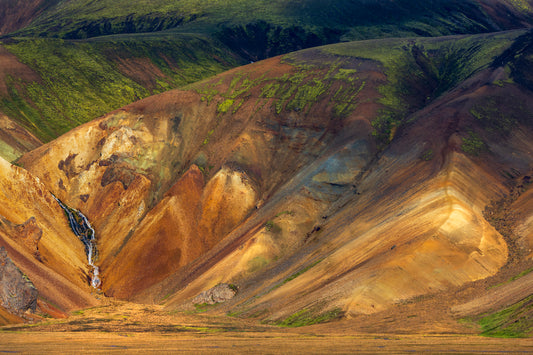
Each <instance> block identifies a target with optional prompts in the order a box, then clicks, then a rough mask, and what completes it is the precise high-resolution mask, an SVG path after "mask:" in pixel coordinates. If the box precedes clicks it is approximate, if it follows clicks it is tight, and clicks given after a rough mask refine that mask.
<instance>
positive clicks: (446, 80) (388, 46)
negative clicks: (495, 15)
mask: <svg viewBox="0 0 533 355" xmlns="http://www.w3.org/2000/svg"><path fill="white" fill-rule="evenodd" d="M518 35H520V33H519V32H516V33H512V34H497V35H492V34H491V35H478V36H465V37H460V38H453V39H440V40H434V39H430V38H424V39H395V40H392V39H384V40H376V41H366V42H354V43H341V44H336V45H332V46H327V47H324V48H323V49H322V50H323V51H324V52H326V53H329V54H333V55H338V56H349V57H359V58H365V59H369V60H373V61H375V62H376V63H378V65H381V66H382V67H383V68H384V71H385V74H386V76H387V82H386V83H385V84H384V85H382V86H380V88H379V92H380V94H381V99H380V100H379V102H380V103H381V104H382V106H383V109H382V112H381V114H380V116H379V117H378V118H377V119H376V120H374V121H373V122H372V125H373V127H374V132H373V135H374V137H375V138H376V140H377V142H378V146H379V147H380V148H384V147H385V146H387V145H388V143H389V142H390V141H391V140H392V139H393V138H394V134H395V132H396V130H397V129H398V128H399V127H401V126H402V125H403V124H404V123H406V122H407V121H408V119H409V117H410V115H411V114H412V113H413V112H415V111H416V110H418V109H420V108H422V107H424V106H425V105H427V104H428V103H430V102H431V101H433V100H434V99H435V98H437V97H439V96H440V95H441V94H443V93H444V92H446V91H448V90H450V89H451V88H453V87H455V86H456V85H457V84H458V83H460V82H462V81H463V80H465V79H466V78H468V77H470V76H471V75H473V74H475V73H477V72H479V71H480V70H482V69H484V68H487V67H488V66H490V65H491V64H492V62H493V60H494V58H495V57H496V56H497V55H500V54H501V53H502V52H503V51H504V50H505V49H506V48H508V47H509V46H510V44H511V43H512V40H513V39H515V38H516V37H517V36H518ZM341 107H342V106H341Z"/></svg>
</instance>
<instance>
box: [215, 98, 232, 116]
mask: <svg viewBox="0 0 533 355" xmlns="http://www.w3.org/2000/svg"><path fill="white" fill-rule="evenodd" d="M234 102H235V100H233V99H226V100H224V101H222V102H221V103H219V104H218V107H217V112H219V113H226V112H228V111H229V110H230V108H231V106H233V103H234Z"/></svg>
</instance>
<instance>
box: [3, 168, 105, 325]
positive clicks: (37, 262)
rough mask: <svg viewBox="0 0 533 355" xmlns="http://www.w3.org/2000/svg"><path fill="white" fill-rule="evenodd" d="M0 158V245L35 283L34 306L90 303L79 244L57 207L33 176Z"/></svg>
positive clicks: (73, 306)
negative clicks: (37, 293) (36, 296)
mask: <svg viewBox="0 0 533 355" xmlns="http://www.w3.org/2000/svg"><path fill="white" fill-rule="evenodd" d="M0 164H1V169H0V186H1V194H0V200H1V207H0V215H1V216H0V245H1V246H3V247H4V248H5V249H6V250H7V253H8V257H9V258H10V259H11V260H12V261H13V262H14V263H15V265H16V266H17V267H18V268H19V269H20V270H21V271H22V272H23V273H24V274H26V275H27V276H28V278H29V279H30V280H31V281H32V282H33V284H34V285H35V287H36V288H37V290H38V292H39V299H38V306H39V307H40V308H41V309H40V312H41V313H43V314H44V313H48V312H47V310H48V309H49V307H52V309H55V311H54V312H56V313H54V315H56V314H58V313H61V312H66V311H69V310H72V309H76V308H82V307H87V306H89V305H92V304H95V302H96V300H95V299H94V298H93V297H92V296H91V295H90V288H89V286H88V285H87V275H88V273H89V270H88V268H87V265H86V264H87V262H86V256H85V252H84V248H83V244H82V242H81V241H80V240H78V238H77V237H76V236H75V235H74V234H73V233H72V231H71V230H70V227H69V225H68V223H67V220H66V217H65V215H64V212H63V210H62V209H61V208H60V207H59V205H58V203H57V202H56V200H55V199H54V198H53V196H52V195H51V194H50V193H49V192H48V190H47V189H46V188H45V186H44V185H43V184H42V183H41V182H40V181H39V179H37V178H35V177H34V176H32V175H31V174H29V173H28V172H27V171H25V170H24V169H22V168H19V167H16V166H13V165H10V164H9V163H8V162H7V161H5V160H3V159H0ZM14 292H17V291H14Z"/></svg>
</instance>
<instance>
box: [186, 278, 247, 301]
mask: <svg viewBox="0 0 533 355" xmlns="http://www.w3.org/2000/svg"><path fill="white" fill-rule="evenodd" d="M236 294H237V287H236V286H235V285H230V284H226V283H222V284H218V285H216V286H215V287H213V288H210V289H209V290H207V291H203V292H202V293H200V294H199V295H198V296H196V297H194V298H193V299H192V301H191V302H192V304H217V303H223V302H226V301H228V300H230V299H232V298H233V297H235V295H236Z"/></svg>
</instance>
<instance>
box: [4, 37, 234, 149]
mask: <svg viewBox="0 0 533 355" xmlns="http://www.w3.org/2000/svg"><path fill="white" fill-rule="evenodd" d="M2 45H3V46H4V47H5V48H6V49H7V50H8V51H10V52H11V53H13V54H14V55H15V56H16V57H17V58H18V60H19V61H20V62H22V63H24V64H25V65H26V66H27V67H28V70H33V71H34V72H35V73H37V74H38V76H39V77H40V80H38V81H35V80H32V81H25V80H23V79H21V78H18V77H15V76H11V75H7V77H6V84H7V87H8V92H7V93H6V94H3V95H2V96H1V97H0V111H2V112H4V113H5V114H6V115H8V116H9V117H11V118H13V119H15V120H17V121H18V122H20V123H22V124H23V126H24V127H26V128H27V129H29V130H30V131H31V132H32V133H34V134H35V135H36V136H38V137H39V138H40V139H41V140H43V141H49V140H51V139H53V138H55V137H57V136H59V135H60V134H63V133H65V132H67V131H68V130H70V129H72V128H74V127H76V126H78V125H80V124H81V123H84V122H87V121H89V120H91V119H93V118H95V117H97V116H100V115H102V114H104V113H106V112H109V111H112V110H114V109H116V108H119V107H122V106H124V105H126V104H129V103H131V102H133V101H136V100H139V99H141V98H144V97H147V96H149V95H152V94H155V93H159V92H163V91H165V90H168V89H171V88H175V87H179V86H182V85H185V84H188V83H191V82H194V81H197V80H199V79H202V78H205V77H208V76H211V75H214V74H216V73H218V72H221V71H223V70H225V69H228V68H230V67H233V66H236V65H238V64H239V63H241V62H239V60H238V59H237V58H236V57H234V56H233V55H232V54H231V53H230V52H229V51H227V50H224V49H219V47H218V46H217V45H214V44H213V43H212V41H209V40H206V39H205V38H202V37H201V36H195V35H181V36H135V37H131V38H130V37H111V38H106V39H104V40H98V41H65V40H60V39H30V38H21V39H11V40H5V41H4V42H3V43H2Z"/></svg>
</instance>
